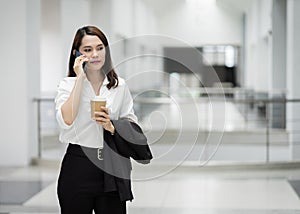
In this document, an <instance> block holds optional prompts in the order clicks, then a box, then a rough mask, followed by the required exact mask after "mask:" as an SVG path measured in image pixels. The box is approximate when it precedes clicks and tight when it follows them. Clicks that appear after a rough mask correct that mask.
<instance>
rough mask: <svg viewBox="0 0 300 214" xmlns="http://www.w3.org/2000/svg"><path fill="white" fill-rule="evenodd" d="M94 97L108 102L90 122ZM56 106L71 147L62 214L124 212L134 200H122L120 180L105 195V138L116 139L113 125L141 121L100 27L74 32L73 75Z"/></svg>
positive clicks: (62, 179) (61, 191) (61, 186)
mask: <svg viewBox="0 0 300 214" xmlns="http://www.w3.org/2000/svg"><path fill="white" fill-rule="evenodd" d="M78 52H79V53H80V54H81V55H80V56H78V57H76V56H77V54H76V53H78ZM83 64H84V65H83ZM95 96H101V97H104V98H105V99H106V107H102V110H103V111H101V112H95V115H94V116H93V117H91V110H90V109H91V108H90V100H91V99H93V98H94V97H95ZM55 102H56V117H57V121H58V124H59V126H60V128H61V133H60V141H61V142H63V143H68V144H69V145H68V148H67V152H66V154H65V156H64V159H63V161H62V166H61V171H60V175H59V179H58V187H57V191H58V199H59V203H60V207H61V213H63V214H69V213H70V214H76V213H80V214H91V213H92V211H94V212H95V214H99V213H102V214H104V213H105V214H106V213H114V214H118V213H126V200H130V199H131V198H129V199H125V200H124V199H121V198H120V194H119V193H118V185H116V184H115V182H116V181H115V180H113V182H110V184H109V188H106V190H105V184H104V183H105V181H104V177H105V176H106V172H104V170H103V168H102V167H101V165H103V164H102V162H103V156H102V149H103V145H104V140H103V133H107V132H108V133H110V135H114V134H115V132H116V130H115V126H114V125H113V123H112V120H117V119H119V118H127V119H128V120H130V121H134V122H137V117H136V116H135V114H134V111H133V101H132V97H131V95H130V91H129V89H128V87H127V85H126V83H125V82H124V80H123V79H121V78H120V77H118V75H117V74H116V72H115V71H114V69H113V67H112V60H111V56H110V49H109V45H108V41H107V38H106V37H105V35H104V34H103V32H101V31H100V30H99V29H98V28H97V27H94V26H85V27H82V28H80V29H78V31H77V32H76V35H75V38H74V41H73V45H72V49H71V54H70V59H69V75H68V77H66V78H64V79H63V80H62V81H61V82H60V84H59V86H58V93H57V96H56V99H55ZM87 154H88V155H87ZM104 161H105V160H104ZM99 166H100V167H99ZM107 189H108V190H107Z"/></svg>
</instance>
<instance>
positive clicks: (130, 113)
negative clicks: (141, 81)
mask: <svg viewBox="0 0 300 214" xmlns="http://www.w3.org/2000/svg"><path fill="white" fill-rule="evenodd" d="M120 118H126V119H129V120H131V121H133V122H135V123H138V119H137V116H136V115H135V114H134V110H133V100H132V96H131V94H130V90H129V88H128V86H127V85H126V84H125V86H124V97H123V103H122V107H121V111H120Z"/></svg>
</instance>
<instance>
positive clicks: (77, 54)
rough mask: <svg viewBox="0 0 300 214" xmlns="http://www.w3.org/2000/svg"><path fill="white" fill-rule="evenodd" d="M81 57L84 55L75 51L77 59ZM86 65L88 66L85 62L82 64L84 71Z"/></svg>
mask: <svg viewBox="0 0 300 214" xmlns="http://www.w3.org/2000/svg"><path fill="white" fill-rule="evenodd" d="M81 55H82V53H80V52H79V51H78V50H75V57H76V58H77V57H79V56H81ZM85 64H86V62H83V63H82V68H83V70H84V67H85Z"/></svg>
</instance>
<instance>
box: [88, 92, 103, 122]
mask: <svg viewBox="0 0 300 214" xmlns="http://www.w3.org/2000/svg"><path fill="white" fill-rule="evenodd" d="M102 106H104V107H105V106H106V99H105V98H104V97H100V96H95V98H94V99H92V100H91V117H92V118H94V117H95V112H96V111H97V112H101V111H103V109H102V108H101V107H102Z"/></svg>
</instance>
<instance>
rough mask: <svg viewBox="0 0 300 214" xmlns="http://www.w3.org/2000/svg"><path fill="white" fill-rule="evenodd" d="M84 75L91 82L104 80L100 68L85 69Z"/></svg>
mask: <svg viewBox="0 0 300 214" xmlns="http://www.w3.org/2000/svg"><path fill="white" fill-rule="evenodd" d="M86 77H87V79H88V80H89V81H90V82H91V83H99V82H103V80H104V75H103V74H102V72H101V71H100V70H97V71H91V70H88V71H86Z"/></svg>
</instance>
